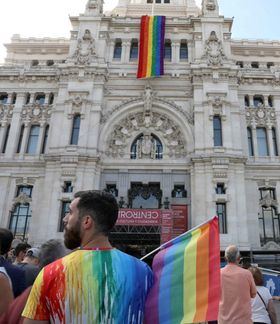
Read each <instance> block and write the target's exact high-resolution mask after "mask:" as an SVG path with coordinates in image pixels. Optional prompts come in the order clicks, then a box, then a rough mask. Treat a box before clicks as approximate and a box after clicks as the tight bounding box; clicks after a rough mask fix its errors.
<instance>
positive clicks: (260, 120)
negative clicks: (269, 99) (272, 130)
mask: <svg viewBox="0 0 280 324" xmlns="http://www.w3.org/2000/svg"><path fill="white" fill-rule="evenodd" d="M246 121H247V125H253V124H254V125H256V126H266V125H267V124H270V125H272V126H273V125H275V124H276V113H275V108H264V106H262V105H261V106H259V107H258V108H253V107H252V108H246Z"/></svg>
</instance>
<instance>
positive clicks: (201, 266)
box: [145, 217, 220, 324]
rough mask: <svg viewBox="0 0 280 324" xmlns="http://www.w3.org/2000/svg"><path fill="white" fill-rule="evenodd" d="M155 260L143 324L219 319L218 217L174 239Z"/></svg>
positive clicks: (197, 321) (171, 323)
mask: <svg viewBox="0 0 280 324" xmlns="http://www.w3.org/2000/svg"><path fill="white" fill-rule="evenodd" d="M171 244H172V245H168V246H167V247H166V248H164V249H163V250H161V251H160V252H159V253H158V254H157V255H156V256H155V258H154V261H153V271H154V277H155V283H154V286H153V288H152V290H151V292H150V294H149V296H148V299H147V302H146V310H145V314H146V315H145V323H146V324H158V323H160V324H178V323H199V322H205V321H211V320H216V319H217V318H218V309H219V299H220V244H219V227H218V219H217V217H215V218H213V219H212V220H210V221H209V222H208V223H206V224H203V225H202V226H200V227H199V228H197V229H195V230H191V231H189V232H187V233H185V234H183V235H182V236H180V237H178V238H177V239H175V240H174V241H173V242H172V243H171Z"/></svg>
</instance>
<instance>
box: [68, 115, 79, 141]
mask: <svg viewBox="0 0 280 324" xmlns="http://www.w3.org/2000/svg"><path fill="white" fill-rule="evenodd" d="M80 124H81V115H79V114H76V115H75V116H74V118H73V126H72V133H71V139H70V145H78V141H79V133H80Z"/></svg>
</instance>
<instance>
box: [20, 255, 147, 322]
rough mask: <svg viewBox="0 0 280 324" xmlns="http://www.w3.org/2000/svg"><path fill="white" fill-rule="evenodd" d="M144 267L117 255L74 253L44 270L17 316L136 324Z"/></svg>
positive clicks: (143, 290) (140, 319)
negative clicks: (21, 312) (22, 309)
mask: <svg viewBox="0 0 280 324" xmlns="http://www.w3.org/2000/svg"><path fill="white" fill-rule="evenodd" d="M152 283H153V275H152V272H151V270H150V268H149V267H148V266H147V265H146V264H145V263H144V262H141V261H140V260H138V259H136V258H134V257H131V256H129V255H127V254H125V253H123V252H121V251H119V250H116V249H112V250H104V251H103V250H99V251H92V250H78V251H75V252H73V253H71V254H70V255H68V256H66V257H64V258H62V259H60V260H57V261H55V262H53V263H51V264H50V265H48V266H47V267H45V268H44V269H43V270H42V271H41V272H40V274H39V276H38V277H37V279H36V281H35V283H34V285H33V288H32V290H31V293H30V296H29V299H28V301H27V304H26V307H25V309H24V311H23V316H24V317H27V318H31V319H34V320H49V321H50V322H51V323H67V324H70V323H94V324H105V323H106V324H109V323H112V324H123V323H130V324H133V323H137V324H138V323H142V322H143V319H144V306H145V300H146V296H147V294H148V292H149V290H150V287H151V286H152Z"/></svg>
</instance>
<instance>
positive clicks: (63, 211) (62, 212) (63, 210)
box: [58, 201, 71, 232]
mask: <svg viewBox="0 0 280 324" xmlns="http://www.w3.org/2000/svg"><path fill="white" fill-rule="evenodd" d="M70 203H71V201H62V203H61V210H60V220H59V228H58V231H59V232H63V229H64V224H63V218H64V217H65V216H66V214H67V213H68V212H69V206H70Z"/></svg>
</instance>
